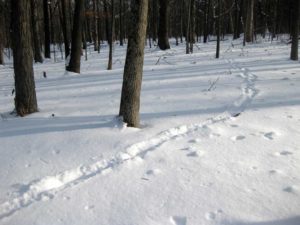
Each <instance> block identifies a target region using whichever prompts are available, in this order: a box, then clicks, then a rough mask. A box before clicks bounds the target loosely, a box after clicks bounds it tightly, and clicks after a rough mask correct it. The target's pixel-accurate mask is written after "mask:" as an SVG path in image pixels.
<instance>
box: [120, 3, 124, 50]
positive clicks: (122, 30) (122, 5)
mask: <svg viewBox="0 0 300 225" xmlns="http://www.w3.org/2000/svg"><path fill="white" fill-rule="evenodd" d="M123 10H124V0H120V11H119V14H120V24H119V27H120V31H119V32H120V35H119V36H120V46H123V44H124V26H123V23H124V22H123V21H124V16H123V13H124V12H123Z"/></svg>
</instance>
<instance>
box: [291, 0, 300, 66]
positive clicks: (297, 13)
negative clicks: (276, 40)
mask: <svg viewBox="0 0 300 225" xmlns="http://www.w3.org/2000/svg"><path fill="white" fill-rule="evenodd" d="M299 7H300V3H299V0H293V7H292V18H293V21H294V23H293V25H292V33H291V35H292V47H291V60H298V43H299V38H298V36H299V23H300V21H299V19H300V9H299Z"/></svg>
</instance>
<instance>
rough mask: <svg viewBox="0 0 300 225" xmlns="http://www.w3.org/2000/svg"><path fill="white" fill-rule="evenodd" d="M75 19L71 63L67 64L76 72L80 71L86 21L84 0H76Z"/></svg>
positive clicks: (68, 67) (68, 68)
mask: <svg viewBox="0 0 300 225" xmlns="http://www.w3.org/2000/svg"><path fill="white" fill-rule="evenodd" d="M73 21H74V24H73V30H72V47H71V58H70V63H69V65H68V66H67V70H68V71H71V72H74V73H80V59H81V50H82V30H83V22H84V0H75V12H74V19H73Z"/></svg>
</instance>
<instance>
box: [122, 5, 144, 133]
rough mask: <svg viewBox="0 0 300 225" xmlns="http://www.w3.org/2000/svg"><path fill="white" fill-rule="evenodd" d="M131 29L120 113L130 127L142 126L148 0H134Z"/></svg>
mask: <svg viewBox="0 0 300 225" xmlns="http://www.w3.org/2000/svg"><path fill="white" fill-rule="evenodd" d="M131 7H132V9H131V29H130V33H129V40H128V49H127V54H126V62H125V67H124V75H123V86H122V96H121V104H120V112H119V115H120V116H122V117H123V121H124V122H125V123H127V126H129V127H139V126H140V116H139V110H140V93H141V85H142V76H143V64H144V47H145V39H146V29H147V13H148V0H132V5H131Z"/></svg>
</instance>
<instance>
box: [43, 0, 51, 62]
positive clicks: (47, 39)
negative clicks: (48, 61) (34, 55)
mask: <svg viewBox="0 0 300 225" xmlns="http://www.w3.org/2000/svg"><path fill="white" fill-rule="evenodd" d="M43 8H44V32H45V39H44V45H45V46H44V47H45V58H51V54H50V24H49V6H48V0H43Z"/></svg>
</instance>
